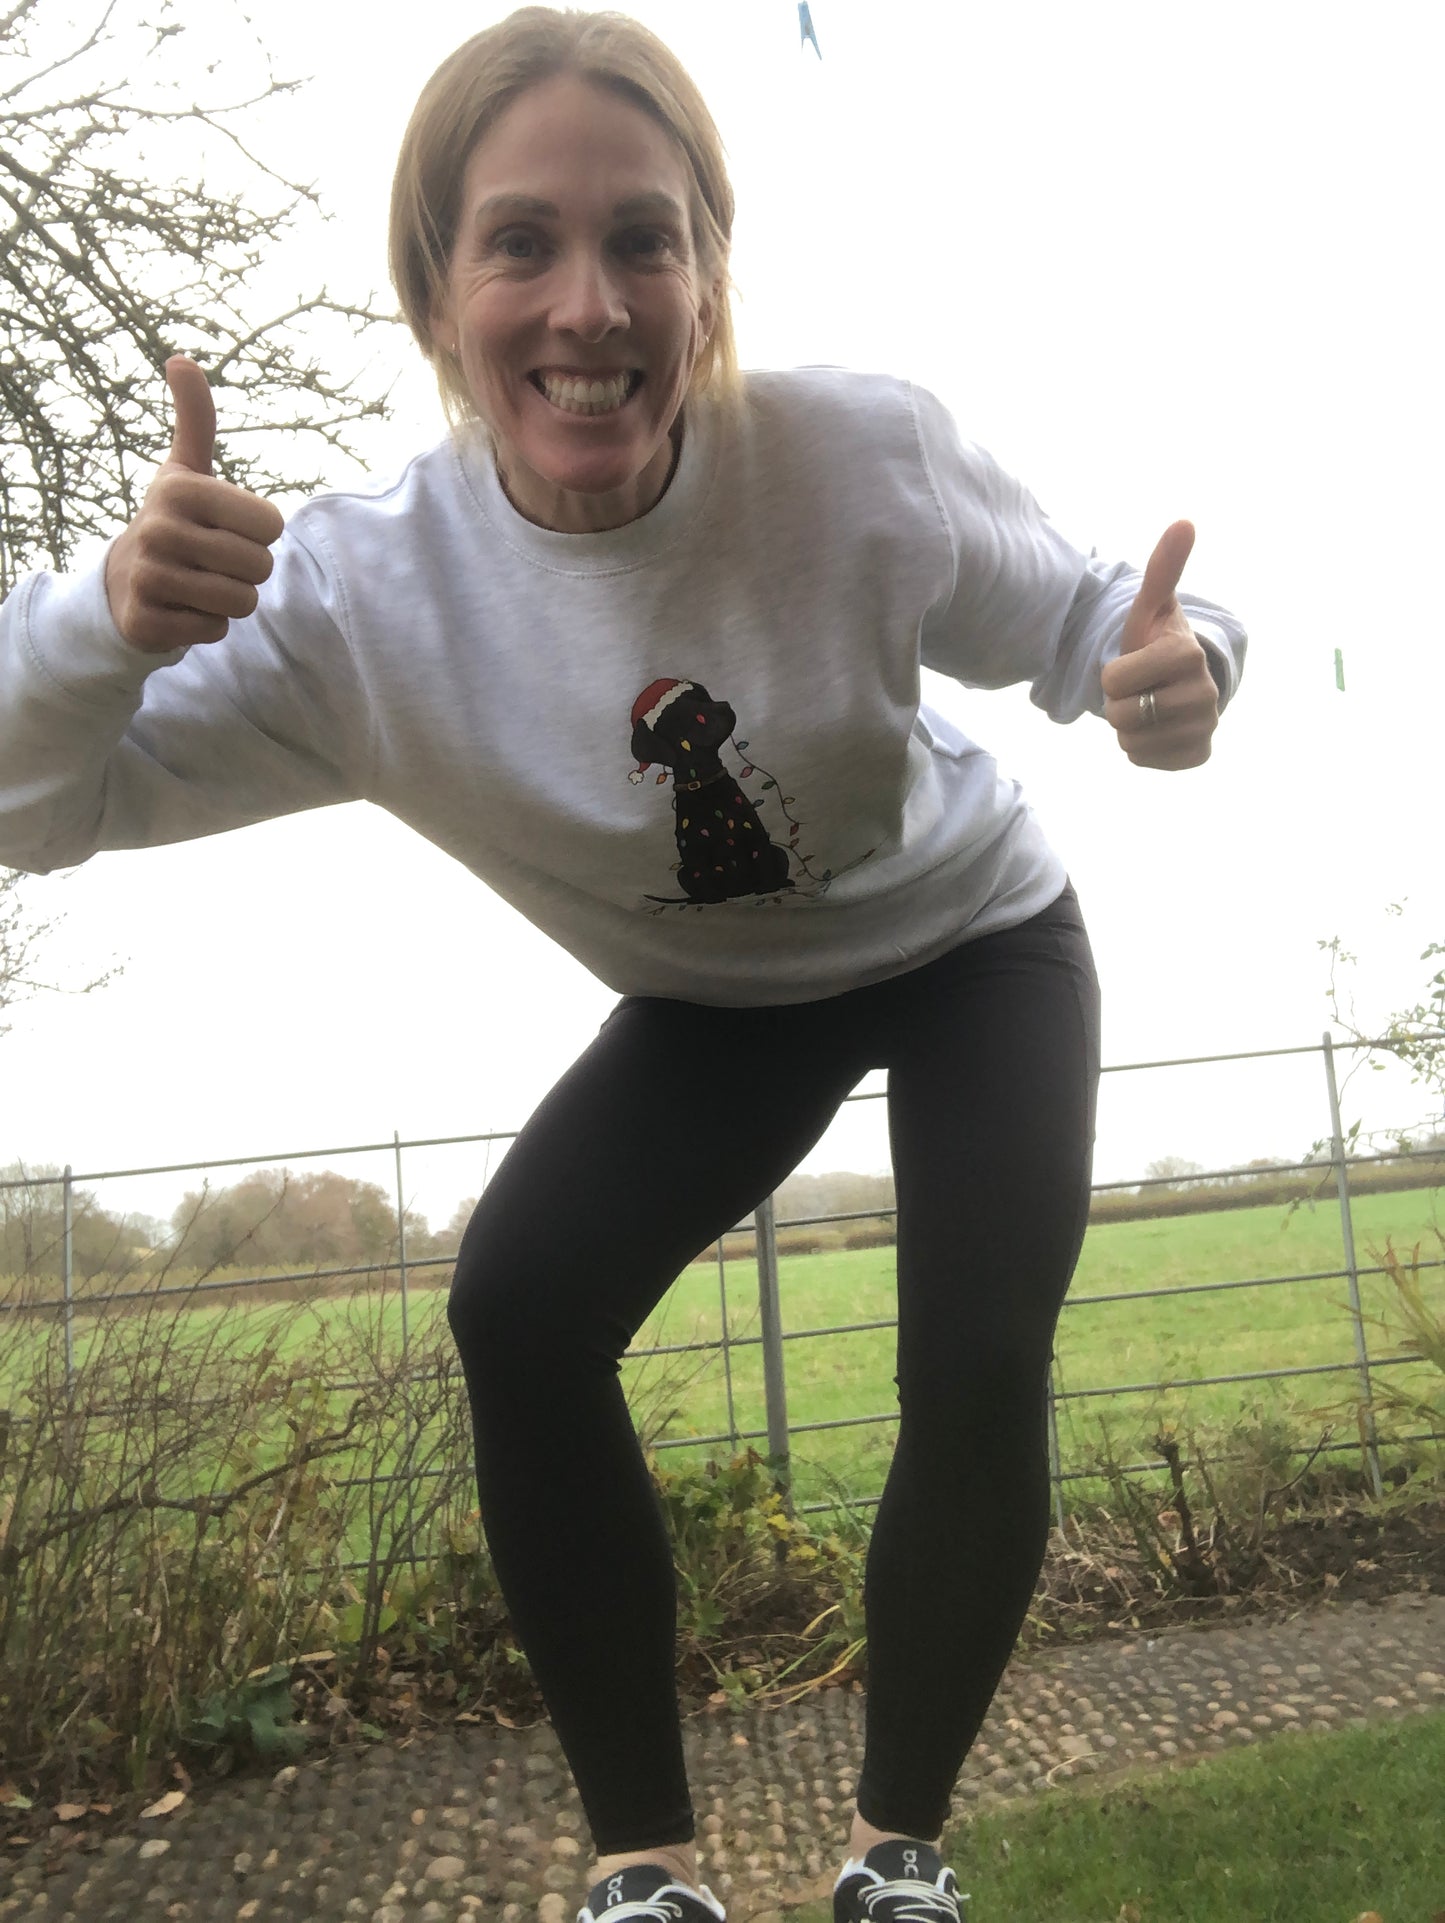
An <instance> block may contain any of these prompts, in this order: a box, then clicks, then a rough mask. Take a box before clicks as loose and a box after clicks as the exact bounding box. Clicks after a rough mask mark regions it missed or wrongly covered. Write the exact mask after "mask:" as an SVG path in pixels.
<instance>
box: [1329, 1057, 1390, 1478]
mask: <svg viewBox="0 0 1445 1923" xmlns="http://www.w3.org/2000/svg"><path fill="white" fill-rule="evenodd" d="M1324 1055H1325V1081H1326V1082H1327V1083H1328V1085H1329V1091H1330V1131H1331V1139H1332V1141H1333V1148H1332V1151H1331V1153H1332V1155H1333V1159H1334V1164H1335V1187H1336V1189H1337V1190H1338V1192H1339V1198H1340V1233H1341V1235H1342V1237H1343V1240H1344V1245H1345V1268H1346V1270H1347V1272H1348V1276H1349V1284H1350V1320H1351V1321H1352V1322H1353V1324H1354V1329H1355V1359H1356V1361H1357V1362H1358V1363H1359V1365H1360V1387H1361V1389H1362V1390H1363V1392H1364V1406H1363V1408H1362V1410H1361V1415H1360V1420H1361V1425H1362V1429H1363V1437H1364V1444H1365V1458H1366V1460H1367V1461H1368V1463H1369V1465H1370V1481H1371V1483H1372V1484H1373V1485H1374V1490H1375V1496H1376V1499H1377V1500H1378V1498H1379V1497H1381V1496H1382V1495H1383V1494H1384V1492H1385V1486H1384V1483H1383V1482H1382V1481H1381V1479H1380V1442H1379V1437H1378V1436H1377V1435H1376V1433H1375V1411H1374V1406H1373V1391H1372V1390H1371V1388H1370V1352H1369V1350H1368V1348H1367V1347H1366V1346H1365V1322H1364V1317H1363V1316H1362V1314H1361V1313H1360V1272H1359V1268H1358V1267H1357V1265H1356V1262H1355V1225H1354V1219H1353V1217H1352V1216H1351V1213H1350V1176H1349V1170H1348V1169H1347V1167H1346V1165H1345V1136H1344V1128H1343V1125H1342V1124H1341V1121H1340V1091H1339V1088H1338V1086H1337V1085H1336V1082H1335V1045H1334V1039H1333V1037H1332V1036H1331V1034H1330V1031H1329V1030H1328V1029H1326V1030H1325V1033H1324Z"/></svg>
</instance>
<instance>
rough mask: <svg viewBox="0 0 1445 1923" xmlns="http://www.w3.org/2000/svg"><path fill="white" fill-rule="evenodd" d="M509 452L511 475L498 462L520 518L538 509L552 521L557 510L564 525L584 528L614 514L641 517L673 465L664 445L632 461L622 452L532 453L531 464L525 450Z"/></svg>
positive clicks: (638, 454) (539, 450)
mask: <svg viewBox="0 0 1445 1923" xmlns="http://www.w3.org/2000/svg"><path fill="white" fill-rule="evenodd" d="M513 453H514V455H519V456H520V461H518V462H517V463H516V464H515V465H512V466H511V467H510V471H508V466H509V464H507V463H506V462H505V461H504V462H503V463H502V466H503V472H504V475H505V477H506V485H507V492H508V494H509V495H510V496H511V498H512V500H513V502H514V503H515V504H516V505H517V506H518V507H519V508H520V509H521V510H522V512H524V513H527V512H529V511H530V510H531V509H533V508H537V509H541V510H542V511H543V512H544V513H546V514H548V515H549V516H550V515H551V514H552V513H553V512H554V511H556V510H560V512H561V515H562V517H563V518H564V519H565V520H567V521H568V522H571V521H573V520H576V521H580V522H583V523H587V522H592V521H594V520H595V518H596V517H598V516H603V517H606V518H610V516H611V514H613V513H616V514H617V515H618V516H619V517H620V520H622V521H626V520H634V519H636V518H637V517H638V516H640V515H642V514H645V513H646V512H647V510H648V508H650V507H651V506H652V505H653V504H654V502H655V501H656V500H657V499H658V497H659V496H660V494H661V492H662V482H663V481H664V479H665V478H666V475H667V472H668V469H669V468H670V466H671V464H672V449H671V447H670V445H669V444H668V443H667V442H666V441H664V442H663V444H662V446H661V447H660V448H653V449H649V450H646V451H643V450H638V451H636V452H634V453H633V454H632V456H631V458H630V459H629V458H628V450H626V449H622V448H612V449H603V448H596V449H592V450H580V451H579V450H576V449H568V450H567V451H566V452H565V453H562V452H561V451H560V450H557V449H543V448H535V449H534V450H532V458H531V459H528V450H527V449H526V448H525V447H523V448H514V449H513ZM649 470H651V477H650V478H649ZM613 525H618V523H617V522H614V523H613Z"/></svg>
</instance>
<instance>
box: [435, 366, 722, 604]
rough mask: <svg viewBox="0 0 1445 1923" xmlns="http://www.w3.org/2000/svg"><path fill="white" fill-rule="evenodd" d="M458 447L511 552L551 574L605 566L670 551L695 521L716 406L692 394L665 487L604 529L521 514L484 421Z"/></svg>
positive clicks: (605, 569) (714, 441)
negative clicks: (563, 525) (575, 529)
mask: <svg viewBox="0 0 1445 1923" xmlns="http://www.w3.org/2000/svg"><path fill="white" fill-rule="evenodd" d="M457 453H458V457H459V459H460V461H461V466H462V472H463V475H464V477H465V480H466V483H467V486H468V488H469V489H470V491H471V493H472V495H473V497H474V499H475V500H476V503H477V506H478V508H479V509H480V510H481V513H482V516H483V518H484V519H485V520H486V521H487V522H488V524H489V525H490V527H491V528H492V530H493V532H494V533H495V534H496V535H497V536H498V537H499V538H500V539H501V540H502V541H504V542H505V543H506V545H507V546H508V547H509V548H511V549H512V550H513V552H514V553H517V554H520V555H521V556H523V558H524V559H526V560H529V561H532V562H533V563H534V564H536V565H537V566H539V567H543V568H546V569H547V571H548V572H549V573H552V574H608V573H613V572H615V571H616V570H617V569H618V568H626V567H636V566H639V565H641V564H643V563H646V562H647V561H650V560H653V559H654V558H656V557H657V556H658V555H661V554H664V553H666V552H667V551H668V550H669V549H670V548H672V547H674V546H675V545H676V544H677V542H678V541H679V540H681V539H682V538H683V537H684V535H685V534H686V533H687V530H688V529H689V528H690V527H691V526H692V525H693V523H694V521H695V520H696V518H697V515H698V513H699V511H700V510H701V508H702V505H703V503H704V501H705V500H706V499H707V496H708V493H709V492H710V490H711V487H712V481H713V474H714V470H715V468H716V465H717V453H718V419H717V409H716V407H715V406H713V405H712V404H711V403H709V402H708V401H707V400H706V399H705V398H699V397H693V398H691V399H689V400H688V402H687V404H686V408H685V412H684V416H683V435H682V448H681V451H680V453H679V454H678V457H677V466H676V468H675V469H674V471H673V476H672V479H671V481H670V482H669V483H668V485H667V488H666V489H665V491H664V492H663V493H662V494H661V495H660V496H659V497H658V499H657V500H656V501H654V503H653V504H652V506H651V507H650V508H649V509H648V510H647V512H646V514H642V515H639V516H638V518H637V519H636V520H635V521H627V522H625V523H624V524H623V526H621V527H615V528H606V529H604V530H602V531H601V532H599V533H592V534H562V533H559V532H558V531H557V530H556V529H555V528H545V527H538V525H537V523H536V522H535V521H529V520H528V519H527V517H526V516H525V515H524V514H519V513H518V512H517V509H516V508H515V507H514V506H513V505H512V503H511V501H510V500H509V499H508V498H507V491H506V489H505V488H504V487H503V486H502V480H501V476H500V475H499V474H498V472H497V463H496V459H495V457H494V456H493V453H492V450H491V447H490V445H489V443H488V440H487V437H486V434H485V432H484V431H483V429H482V428H481V427H479V426H476V427H472V428H470V429H468V430H467V431H466V433H465V434H464V435H463V436H462V437H460V439H459V441H458V444H457Z"/></svg>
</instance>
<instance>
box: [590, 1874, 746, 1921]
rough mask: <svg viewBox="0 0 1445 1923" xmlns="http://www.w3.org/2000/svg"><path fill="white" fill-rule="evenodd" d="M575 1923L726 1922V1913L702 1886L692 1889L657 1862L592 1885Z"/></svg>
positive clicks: (705, 1887) (711, 1894)
mask: <svg viewBox="0 0 1445 1923" xmlns="http://www.w3.org/2000/svg"><path fill="white" fill-rule="evenodd" d="M577 1923H727V1911H726V1910H725V1909H724V1908H723V1906H722V1904H721V1903H719V1902H718V1900H717V1898H716V1897H715V1896H714V1895H713V1893H712V1891H711V1890H710V1889H709V1888H708V1887H707V1885H706V1884H704V1885H703V1887H702V1888H701V1890H695V1889H692V1888H691V1887H690V1886H689V1885H688V1884H686V1883H676V1882H674V1881H673V1879H672V1877H671V1875H670V1874H669V1873H668V1871H667V1870H665V1869H664V1868H663V1867H662V1865H661V1864H660V1863H632V1864H629V1866H628V1867H627V1868H626V1869H625V1870H618V1871H616V1872H615V1873H614V1874H613V1875H612V1876H609V1877H607V1878H605V1880H604V1881H602V1882H601V1883H595V1884H593V1886H592V1888H591V1889H590V1890H589V1891H588V1892H587V1901H586V1902H585V1903H584V1904H583V1905H582V1907H581V1909H580V1910H578V1912H577Z"/></svg>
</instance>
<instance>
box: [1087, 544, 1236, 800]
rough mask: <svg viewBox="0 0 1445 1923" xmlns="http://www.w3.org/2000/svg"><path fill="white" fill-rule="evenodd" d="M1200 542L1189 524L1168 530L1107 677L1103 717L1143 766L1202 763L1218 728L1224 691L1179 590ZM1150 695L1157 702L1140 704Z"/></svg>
mask: <svg viewBox="0 0 1445 1923" xmlns="http://www.w3.org/2000/svg"><path fill="white" fill-rule="evenodd" d="M1193 546H1194V529H1193V527H1192V526H1191V524H1190V523H1189V522H1188V521H1176V522H1175V523H1174V524H1173V526H1172V527H1168V528H1166V529H1165V530H1164V533H1163V534H1162V535H1161V537H1160V540H1159V545H1158V547H1156V548H1155V550H1154V552H1153V553H1152V554H1151V555H1150V557H1149V565H1148V567H1147V568H1145V570H1144V580H1143V583H1142V585H1141V586H1140V589H1139V592H1138V594H1137V595H1136V596H1135V598H1134V605H1133V607H1131V608H1130V610H1129V612H1128V615H1127V616H1126V617H1125V620H1124V633H1123V637H1122V639H1121V640H1120V643H1119V655H1118V659H1117V660H1115V661H1108V662H1106V663H1105V664H1104V669H1103V672H1102V674H1101V676H1100V680H1101V682H1102V684H1103V689H1104V719H1105V720H1106V721H1107V722H1108V724H1109V726H1110V727H1111V728H1112V729H1114V731H1115V733H1116V734H1117V735H1118V737H1119V746H1120V747H1121V748H1122V749H1123V750H1124V752H1125V754H1126V755H1128V757H1129V759H1130V760H1131V761H1132V762H1133V763H1134V765H1135V766H1136V767H1138V768H1198V767H1200V766H1201V765H1202V764H1203V763H1204V762H1206V761H1208V759H1209V745H1210V736H1211V735H1212V734H1213V733H1214V730H1215V729H1216V728H1217V727H1218V726H1219V690H1218V688H1217V687H1216V686H1215V683H1214V676H1213V675H1212V674H1211V673H1210V672H1209V661H1208V658H1207V656H1206V654H1205V651H1204V643H1203V642H1202V641H1201V640H1200V639H1199V637H1198V635H1196V634H1195V632H1194V630H1193V629H1192V628H1191V627H1190V625H1189V622H1188V619H1187V617H1186V616H1185V613H1184V610H1183V608H1181V607H1180V605H1179V600H1178V597H1177V596H1176V594H1175V592H1174V590H1175V589H1176V588H1177V587H1178V585H1179V577H1180V575H1181V574H1183V572H1184V563H1185V562H1186V561H1187V560H1188V559H1189V551H1190V549H1191V548H1192V547H1193ZM1149 693H1152V695H1153V697H1154V699H1153V702H1152V704H1151V703H1148V702H1141V700H1140V696H1141V695H1144V694H1149ZM1151 706H1152V708H1153V718H1152V719H1151V718H1150V714H1149V708H1150V707H1151Z"/></svg>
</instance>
